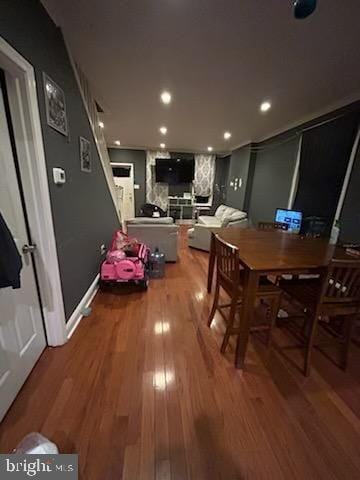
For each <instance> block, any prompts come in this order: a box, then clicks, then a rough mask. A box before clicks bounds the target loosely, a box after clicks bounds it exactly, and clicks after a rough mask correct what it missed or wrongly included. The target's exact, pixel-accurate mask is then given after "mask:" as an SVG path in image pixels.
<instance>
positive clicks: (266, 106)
mask: <svg viewBox="0 0 360 480" xmlns="http://www.w3.org/2000/svg"><path fill="white" fill-rule="evenodd" d="M270 108H271V103H270V102H268V101H266V102H263V103H262V104H261V105H260V110H261V111H262V112H263V113H265V112H267V111H268V110H270Z"/></svg>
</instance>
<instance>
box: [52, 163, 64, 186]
mask: <svg viewBox="0 0 360 480" xmlns="http://www.w3.org/2000/svg"><path fill="white" fill-rule="evenodd" d="M53 179H54V183H55V185H62V184H64V183H65V182H66V175H65V170H63V169H62V168H59V167H55V168H53Z"/></svg>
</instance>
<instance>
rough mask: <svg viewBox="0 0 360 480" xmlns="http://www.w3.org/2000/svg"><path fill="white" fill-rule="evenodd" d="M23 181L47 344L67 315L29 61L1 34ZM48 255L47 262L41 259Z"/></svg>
mask: <svg viewBox="0 0 360 480" xmlns="http://www.w3.org/2000/svg"><path fill="white" fill-rule="evenodd" d="M0 68H1V69H2V70H4V72H5V78H6V86H7V93H8V98H9V104H10V110H11V117H12V124H13V128H14V133H15V139H20V140H17V141H16V149H17V156H18V161H19V166H20V170H21V181H22V186H23V190H24V196H25V202H26V205H27V207H28V208H27V216H28V220H29V224H30V227H31V237H32V238H31V241H32V242H34V243H36V245H37V251H36V254H35V255H34V259H35V265H36V272H37V275H38V279H39V289H40V297H41V304H42V313H43V318H44V323H45V329H46V335H47V339H48V345H50V346H58V345H63V344H64V343H65V342H66V341H67V333H66V318H65V310H64V302H63V295H62V287H61V279H60V269H59V262H58V255H57V248H56V240H55V230H54V224H53V218H52V211H51V203H50V191H49V184H48V177H47V170H46V160H45V152H44V144H43V138H42V132H41V122H40V114H39V105H38V98H37V92H36V80H35V72H34V68H33V66H32V65H31V64H30V63H29V62H28V61H27V60H26V59H25V58H24V57H23V56H22V55H20V54H19V53H18V52H17V51H16V50H15V49H14V48H13V47H12V46H11V45H9V44H8V43H7V42H6V41H5V40H4V39H3V38H2V37H1V36H0ZM44 259H46V262H45V261H44Z"/></svg>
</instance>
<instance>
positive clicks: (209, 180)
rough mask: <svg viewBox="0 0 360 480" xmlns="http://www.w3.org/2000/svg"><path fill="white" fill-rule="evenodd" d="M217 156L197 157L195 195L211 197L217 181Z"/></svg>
mask: <svg viewBox="0 0 360 480" xmlns="http://www.w3.org/2000/svg"><path fill="white" fill-rule="evenodd" d="M215 158H216V157H215V155H195V180H194V190H195V195H198V196H203V197H211V196H212V194H213V186H214V179H215Z"/></svg>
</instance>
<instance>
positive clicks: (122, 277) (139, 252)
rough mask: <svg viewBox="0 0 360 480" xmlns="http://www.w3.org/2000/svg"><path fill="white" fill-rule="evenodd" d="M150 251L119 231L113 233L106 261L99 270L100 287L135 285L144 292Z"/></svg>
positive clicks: (147, 280)
mask: <svg viewBox="0 0 360 480" xmlns="http://www.w3.org/2000/svg"><path fill="white" fill-rule="evenodd" d="M149 253H150V249H149V248H148V247H147V246H146V245H145V244H144V243H138V242H137V240H136V239H135V238H130V237H128V236H127V235H126V234H125V233H123V232H122V231H121V230H117V231H116V232H115V233H114V236H113V239H112V242H111V246H110V249H109V250H108V252H107V254H106V260H104V262H103V263H102V265H101V269H100V286H101V287H103V286H105V285H110V284H114V283H125V282H130V283H135V284H137V285H140V286H141V287H142V288H143V289H144V290H146V289H147V288H148V284H149V275H148V263H149Z"/></svg>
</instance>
